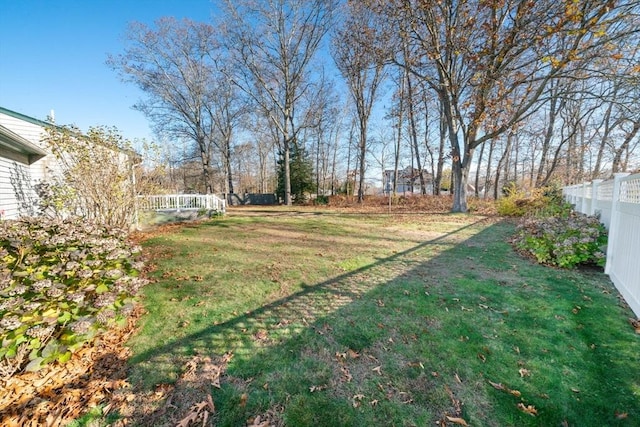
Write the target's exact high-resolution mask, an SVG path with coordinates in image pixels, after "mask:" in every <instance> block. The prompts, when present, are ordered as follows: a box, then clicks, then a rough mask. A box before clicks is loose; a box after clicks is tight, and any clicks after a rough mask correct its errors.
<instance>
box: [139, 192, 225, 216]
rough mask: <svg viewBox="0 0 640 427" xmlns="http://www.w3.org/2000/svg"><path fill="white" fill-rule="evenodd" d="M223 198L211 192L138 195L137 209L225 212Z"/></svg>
mask: <svg viewBox="0 0 640 427" xmlns="http://www.w3.org/2000/svg"><path fill="white" fill-rule="evenodd" d="M226 207H227V204H226V202H225V200H223V199H221V198H219V197H217V196H215V195H213V194H160V195H143V196H138V209H140V210H148V211H177V212H180V211H183V210H200V209H206V210H212V211H216V212H223V213H224V212H225V211H226Z"/></svg>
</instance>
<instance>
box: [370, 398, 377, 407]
mask: <svg viewBox="0 0 640 427" xmlns="http://www.w3.org/2000/svg"><path fill="white" fill-rule="evenodd" d="M369 404H370V405H371V406H377V405H378V399H373V400H372V401H371V402H369Z"/></svg>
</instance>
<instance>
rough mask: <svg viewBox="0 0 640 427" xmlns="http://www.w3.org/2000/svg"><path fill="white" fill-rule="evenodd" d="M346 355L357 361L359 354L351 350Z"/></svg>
mask: <svg viewBox="0 0 640 427" xmlns="http://www.w3.org/2000/svg"><path fill="white" fill-rule="evenodd" d="M347 354H348V355H349V357H350V358H352V359H357V358H358V357H360V354H359V353H358V352H357V351H353V350H351V349H349V350H347Z"/></svg>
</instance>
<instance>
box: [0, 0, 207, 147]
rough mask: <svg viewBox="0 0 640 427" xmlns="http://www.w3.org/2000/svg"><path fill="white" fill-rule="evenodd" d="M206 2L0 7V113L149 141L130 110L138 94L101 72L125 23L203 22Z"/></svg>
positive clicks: (47, 2)
mask: <svg viewBox="0 0 640 427" xmlns="http://www.w3.org/2000/svg"><path fill="white" fill-rule="evenodd" d="M212 13H214V5H213V4H212V3H211V1H210V0H0V106H2V107H4V108H8V109H10V110H13V111H17V112H19V113H22V114H26V115H28V116H31V117H35V118H37V119H43V120H44V119H45V118H46V117H47V115H49V112H50V111H51V110H54V111H55V118H56V123H59V124H75V125H77V126H78V127H80V129H82V130H83V131H86V130H87V129H88V128H89V126H96V125H107V126H116V127H117V128H118V129H119V130H120V132H121V134H122V135H123V136H124V137H125V138H128V139H131V140H133V139H136V138H147V139H152V138H153V135H152V133H151V130H150V128H149V125H148V122H147V120H146V118H145V117H144V116H143V115H142V114H141V113H139V112H137V111H135V110H133V109H132V106H133V104H134V103H135V102H136V101H137V100H139V99H141V98H142V97H143V94H142V93H141V92H140V91H139V90H138V89H137V88H136V87H135V86H133V85H131V84H125V83H123V82H121V81H120V79H119V78H118V76H117V74H116V73H115V72H114V71H112V70H111V69H109V68H108V67H107V66H106V65H105V61H106V59H107V55H108V54H117V53H120V52H121V51H122V49H123V46H124V43H123V35H124V33H125V30H126V28H127V24H128V23H129V22H131V21H138V22H143V23H146V24H151V23H153V21H155V20H156V19H158V18H160V17H162V16H175V17H176V18H179V19H180V18H185V17H187V18H191V19H196V20H200V21H208V20H209V19H210V17H211V15H212Z"/></svg>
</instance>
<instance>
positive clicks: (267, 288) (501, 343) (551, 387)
mask: <svg viewBox="0 0 640 427" xmlns="http://www.w3.org/2000/svg"><path fill="white" fill-rule="evenodd" d="M512 232H513V227H512V225H510V224H508V223H501V222H498V223H496V222H495V221H492V220H487V219H483V218H481V217H473V216H460V215H396V216H393V217H392V216H386V215H376V214H370V215H358V214H351V215H346V214H340V213H332V212H330V211H323V212H322V213H321V214H319V213H318V212H312V211H309V212H289V213H287V214H286V215H281V214H279V213H278V211H273V212H271V211H270V212H264V213H262V214H260V215H246V214H244V212H243V214H242V215H233V214H232V215H230V216H229V217H225V218H216V219H214V220H212V221H208V222H204V223H201V224H197V225H189V226H186V227H183V228H180V229H176V230H174V231H172V232H170V233H160V234H158V235H156V236H154V237H152V238H150V239H148V240H147V241H146V242H145V243H144V246H145V248H146V250H147V251H148V252H149V253H150V254H151V257H152V258H153V260H154V263H155V266H156V268H155V270H154V271H153V272H152V273H151V275H152V276H153V277H155V279H156V280H157V281H156V282H155V283H154V284H152V285H150V286H149V287H148V288H147V289H146V291H145V294H146V299H145V306H146V308H147V310H148V314H147V315H146V316H145V317H144V318H143V322H142V325H141V330H140V333H139V334H138V335H137V336H136V337H135V338H134V339H132V340H131V342H130V345H131V346H132V348H133V350H134V354H135V356H134V357H133V358H132V359H131V377H132V380H133V381H134V383H135V384H137V385H138V386H139V387H141V388H143V389H144V388H146V389H153V388H154V387H156V388H157V385H158V384H166V383H174V384H175V385H174V386H175V387H176V388H177V389H180V390H179V394H176V396H178V395H179V396H181V400H180V401H178V400H177V397H175V396H174V398H173V399H172V401H171V404H170V405H167V404H166V403H167V402H163V401H159V402H156V404H155V406H153V405H152V406H151V407H144V408H142V407H141V408H138V412H137V413H135V414H133V415H132V419H133V422H135V420H136V417H137V419H138V421H139V422H140V423H143V424H144V423H148V422H149V420H153V422H154V424H162V423H161V422H160V421H159V420H160V419H162V420H164V422H166V424H167V425H171V424H172V423H173V424H175V421H176V420H179V419H180V418H181V417H182V416H183V415H184V412H185V411H187V409H188V407H189V406H190V405H191V404H193V403H194V402H197V401H200V400H202V399H203V395H202V393H203V392H204V393H210V394H211V396H212V397H213V401H214V402H215V407H216V412H215V414H214V417H213V422H215V425H220V426H235V425H245V424H246V423H247V422H248V421H251V420H253V419H254V418H255V417H256V416H259V415H260V416H262V419H264V418H267V419H269V420H270V421H271V422H272V424H273V425H290V426H306V425H308V426H322V425H327V426H337V425H344V426H360V425H361V426H370V425H397V426H405V425H406V426H413V425H415V426H423V425H429V424H430V425H433V424H434V423H436V422H439V423H441V425H444V424H445V423H447V422H449V423H450V421H451V419H456V418H461V419H464V420H465V421H466V422H467V423H469V424H470V425H487V426H506V425H514V426H521V425H525V426H526V425H532V426H537V425H580V426H601V425H637V424H638V423H639V422H640V408H639V405H638V401H639V399H640V374H639V370H638V366H639V365H638V362H639V361H640V356H639V355H640V339H639V337H638V336H636V335H635V334H634V331H633V329H631V328H629V327H628V324H627V317H630V316H632V314H631V312H630V311H629V310H628V308H626V307H624V306H623V305H622V304H620V303H619V299H618V296H617V292H616V291H615V289H614V288H613V287H612V285H611V284H610V282H609V280H608V279H607V277H606V276H604V275H603V274H602V273H599V272H594V271H562V270H555V269H550V268H546V267H542V266H538V265H534V264H531V263H530V262H529V261H527V260H523V259H521V258H519V257H518V256H517V255H516V254H514V253H513V251H512V250H511V248H510V246H509V245H508V243H507V240H508V238H509V236H510V234H511V233H512ZM225 353H226V354H228V355H232V358H231V359H230V361H229V362H228V364H227V365H226V371H225V373H224V374H223V375H222V377H221V378H220V384H219V386H220V388H218V387H216V386H217V385H218V384H213V385H212V384H210V383H209V384H206V385H205V386H204V387H203V385H202V384H200V383H198V381H199V380H198V379H192V380H190V381H185V380H184V373H185V369H186V368H185V366H187V365H188V363H189V361H190V360H193V359H194V358H203V357H208V358H214V360H215V358H217V357H221V356H222V355H223V354H225ZM214 385H215V386H214ZM145 411H146V412H145ZM160 414H162V417H160V416H159V415H160ZM154 416H155V417H154ZM447 417H450V418H447Z"/></svg>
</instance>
